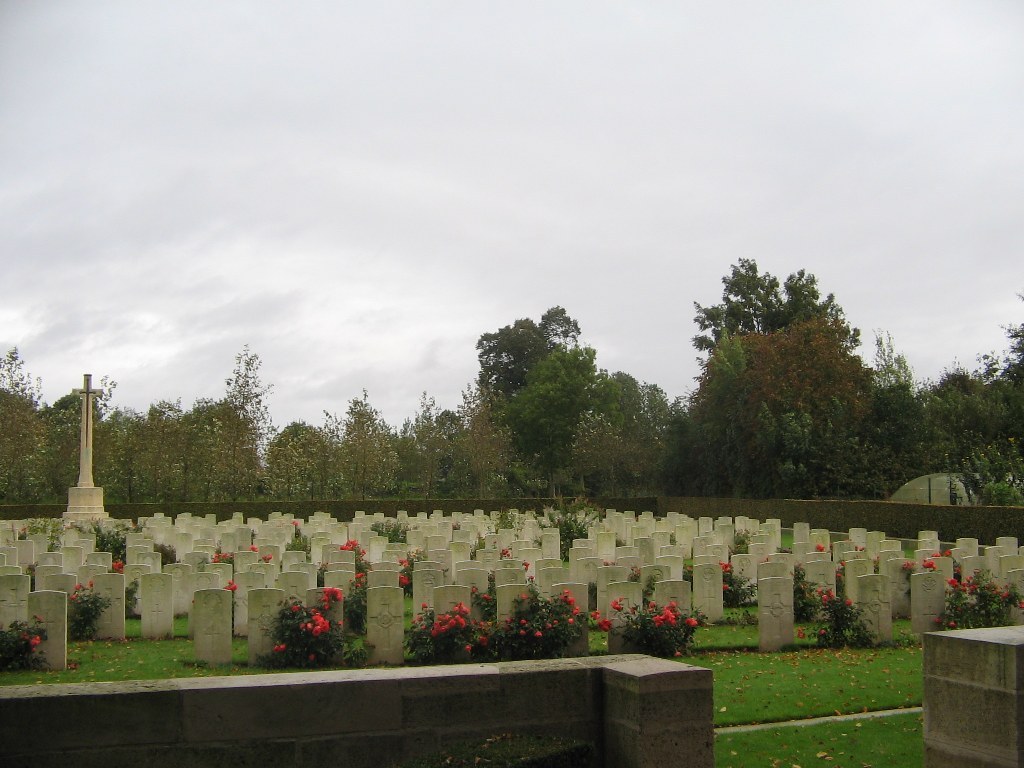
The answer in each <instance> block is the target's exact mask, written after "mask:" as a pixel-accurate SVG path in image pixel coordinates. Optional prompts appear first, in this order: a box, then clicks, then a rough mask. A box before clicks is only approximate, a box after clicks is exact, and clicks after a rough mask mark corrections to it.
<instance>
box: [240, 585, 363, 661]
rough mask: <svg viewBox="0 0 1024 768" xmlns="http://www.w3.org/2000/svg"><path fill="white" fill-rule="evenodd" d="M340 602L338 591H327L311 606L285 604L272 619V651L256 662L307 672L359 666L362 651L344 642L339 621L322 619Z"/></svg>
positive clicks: (361, 659)
mask: <svg viewBox="0 0 1024 768" xmlns="http://www.w3.org/2000/svg"><path fill="white" fill-rule="evenodd" d="M341 599H342V593H341V590H340V589H335V588H333V587H328V588H326V589H324V591H323V594H322V597H321V599H320V602H318V603H317V605H315V606H307V605H305V604H304V603H303V602H302V601H301V600H296V599H294V598H292V599H290V600H287V601H286V602H285V604H284V606H282V608H281V610H280V611H278V613H277V616H275V617H274V623H273V626H272V629H271V636H272V637H273V640H274V647H273V649H272V650H271V652H270V653H269V654H268V655H267V656H265V657H264V658H262V659H261V660H260V662H261V663H262V664H263V665H265V666H268V667H275V668H296V667H297V668H305V669H309V668H315V667H324V666H328V665H332V664H337V663H339V662H341V663H344V664H346V665H348V666H362V664H363V663H365V658H366V657H365V653H364V652H363V650H362V648H361V647H358V648H357V647H356V646H355V645H353V644H351V643H349V642H347V639H346V635H345V631H344V626H343V623H342V622H341V621H331V620H330V619H328V618H327V616H326V614H327V613H328V612H329V611H330V609H331V606H332V605H333V604H334V603H337V602H338V601H340V600H341Z"/></svg>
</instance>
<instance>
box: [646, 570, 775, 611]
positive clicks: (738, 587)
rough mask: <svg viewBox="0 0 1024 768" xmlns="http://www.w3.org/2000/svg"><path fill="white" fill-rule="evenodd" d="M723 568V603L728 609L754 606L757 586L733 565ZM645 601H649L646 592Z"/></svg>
mask: <svg viewBox="0 0 1024 768" xmlns="http://www.w3.org/2000/svg"><path fill="white" fill-rule="evenodd" d="M720 565H721V566H722V603H723V605H724V606H725V607H726V608H744V607H746V606H748V605H753V604H754V602H755V600H754V591H755V588H756V586H757V585H756V584H754V583H753V582H751V581H750V579H745V578H743V577H742V576H740V575H738V574H737V573H736V572H735V571H733V569H732V564H731V563H720ZM644 599H647V596H646V592H645V594H644Z"/></svg>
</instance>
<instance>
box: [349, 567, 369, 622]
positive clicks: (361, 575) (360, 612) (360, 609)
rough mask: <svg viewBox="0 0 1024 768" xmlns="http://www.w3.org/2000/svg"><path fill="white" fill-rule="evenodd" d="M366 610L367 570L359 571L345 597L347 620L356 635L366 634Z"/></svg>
mask: <svg viewBox="0 0 1024 768" xmlns="http://www.w3.org/2000/svg"><path fill="white" fill-rule="evenodd" d="M366 610H367V608H366V572H365V571H357V572H356V576H355V578H354V579H353V580H352V583H351V584H350V585H349V588H348V597H347V598H346V599H345V621H346V622H347V623H348V629H349V632H351V633H352V634H355V635H365V634H366Z"/></svg>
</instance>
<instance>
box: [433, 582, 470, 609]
mask: <svg viewBox="0 0 1024 768" xmlns="http://www.w3.org/2000/svg"><path fill="white" fill-rule="evenodd" d="M472 602H473V593H472V592H471V591H470V589H469V587H462V586H459V585H457V584H452V585H445V586H443V587H437V588H435V589H434V611H435V613H448V612H449V611H451V610H452V608H454V607H455V606H456V605H458V604H459V603H461V604H462V605H464V606H466V607H467V608H469V606H470V605H471V604H472Z"/></svg>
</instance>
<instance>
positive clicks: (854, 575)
mask: <svg viewBox="0 0 1024 768" xmlns="http://www.w3.org/2000/svg"><path fill="white" fill-rule="evenodd" d="M873 572H874V566H873V565H872V563H871V561H870V560H866V559H858V560H847V561H846V568H845V570H844V573H843V587H844V588H845V590H846V596H847V597H848V598H850V599H851V600H853V602H855V603H858V602H860V597H859V593H858V589H859V585H860V582H859V581H857V579H859V578H861V577H863V576H867V575H868V574H871V573H873Z"/></svg>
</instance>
